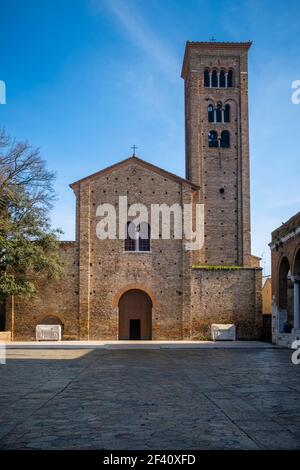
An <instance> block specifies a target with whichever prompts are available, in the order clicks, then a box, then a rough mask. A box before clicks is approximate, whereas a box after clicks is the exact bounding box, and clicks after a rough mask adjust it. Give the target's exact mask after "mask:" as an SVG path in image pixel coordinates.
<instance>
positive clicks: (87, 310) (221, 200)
mask: <svg viewBox="0 0 300 470" xmlns="http://www.w3.org/2000/svg"><path fill="white" fill-rule="evenodd" d="M249 47H250V43H187V47H186V52H185V58H184V64H183V71H182V76H183V78H184V79H185V117H186V125H185V128H186V178H187V179H183V178H180V177H178V176H176V175H172V174H170V173H168V172H166V171H165V170H162V169H160V168H158V167H155V166H153V165H151V164H148V163H146V162H144V161H142V160H140V159H139V158H137V157H131V158H129V159H127V160H125V161H123V162H120V163H119V164H116V165H113V166H112V167H110V168H107V169H105V170H102V171H100V172H98V173H96V174H94V175H91V176H89V177H86V178H83V179H82V180H79V181H77V182H76V183H74V184H72V185H71V187H72V189H73V191H74V193H75V196H76V241H74V242H62V243H61V248H60V249H61V256H62V259H63V261H64V265H65V272H66V275H65V277H64V278H63V279H62V280H60V281H59V282H53V283H45V282H43V281H42V280H39V284H38V291H37V295H36V297H35V299H31V300H29V301H23V300H22V301H21V300H18V299H16V301H15V324H14V339H32V338H34V337H35V327H36V325H37V324H38V323H43V322H44V321H47V317H48V319H49V317H50V318H51V320H53V319H54V317H56V318H57V321H60V322H61V323H62V325H63V327H64V338H68V339H75V338H76V339H77V338H79V339H99V340H111V339H118V338H119V301H120V299H121V298H122V296H123V294H125V293H127V292H131V291H142V292H144V293H145V295H147V296H148V297H149V298H150V299H151V303H152V333H151V336H152V339H154V340H159V339H199V338H204V337H209V334H210V325H211V323H213V322H214V323H216V322H217V323H235V324H236V326H237V333H238V337H239V338H241V339H246V338H247V339H249V338H258V337H259V336H260V333H261V296H260V293H261V270H260V268H258V260H257V258H255V257H253V256H251V247H250V196H249V194H250V193H249V143H248V95H247V89H248V77H247V71H248V69H247V52H248V49H249ZM206 69H209V70H210V71H213V70H215V69H218V71H219V72H218V73H220V71H221V70H226V71H228V70H231V71H232V73H233V83H232V86H230V87H229V86H228V87H223V86H215V87H206V86H205V83H204V72H205V70H206ZM226 73H227V72H226ZM227 80H228V77H227ZM218 84H219V85H220V83H219V82H218ZM219 102H221V103H222V107H224V105H225V104H226V103H227V104H230V120H229V121H230V122H226V123H225V122H208V116H207V112H208V111H207V107H208V104H209V103H212V105H213V106H218V103H219ZM224 129H225V130H226V131H229V132H230V145H229V146H228V147H226V148H222V147H221V144H220V146H218V147H213V148H211V147H209V145H208V133H209V132H210V131H211V130H215V131H217V132H218V133H219V134H220V135H221V133H222V131H223V130H224ZM119 196H127V198H128V204H129V205H130V204H134V203H143V204H145V205H146V206H147V208H150V206H151V204H162V203H166V204H168V205H172V204H174V203H178V204H180V205H183V204H185V203H186V204H187V203H193V204H195V203H202V204H204V207H205V225H204V247H203V248H202V249H201V250H199V251H187V250H186V249H185V247H184V244H183V241H182V240H177V239H174V237H173V236H171V239H170V240H165V239H161V238H159V239H158V240H151V251H149V252H126V251H124V240H120V239H113V240H99V238H98V237H97V236H96V226H97V223H98V221H99V217H97V215H96V210H97V207H98V206H99V204H103V203H109V204H113V205H114V206H115V207H116V209H117V208H118V201H119ZM117 222H118V220H117ZM171 235H174V234H173V233H171ZM195 266H197V268H196V267H195ZM222 266H223V268H222ZM227 266H230V267H232V266H235V267H236V268H238V269H228V268H227ZM217 268H218V269H217ZM49 321H50V320H49ZM10 325H11V305H10V304H8V305H7V329H8V328H10Z"/></svg>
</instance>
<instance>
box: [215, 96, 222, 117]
mask: <svg viewBox="0 0 300 470" xmlns="http://www.w3.org/2000/svg"><path fill="white" fill-rule="evenodd" d="M216 118H217V119H216V121H217V122H222V103H221V101H219V102H218V104H217V108H216Z"/></svg>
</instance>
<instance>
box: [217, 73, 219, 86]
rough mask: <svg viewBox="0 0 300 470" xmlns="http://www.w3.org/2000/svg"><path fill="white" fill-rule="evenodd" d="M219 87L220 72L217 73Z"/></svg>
mask: <svg viewBox="0 0 300 470" xmlns="http://www.w3.org/2000/svg"><path fill="white" fill-rule="evenodd" d="M217 87H218V88H220V72H218V73H217Z"/></svg>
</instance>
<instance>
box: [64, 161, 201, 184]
mask: <svg viewBox="0 0 300 470" xmlns="http://www.w3.org/2000/svg"><path fill="white" fill-rule="evenodd" d="M130 163H134V164H137V165H139V166H142V167H144V168H146V169H148V170H150V171H153V172H154V173H158V174H159V175H161V176H163V177H164V178H168V179H171V180H173V181H176V182H177V183H185V184H188V185H190V186H191V187H192V188H193V189H199V187H198V186H197V185H195V184H193V183H192V182H191V181H189V180H187V179H185V178H181V177H180V176H177V175H174V173H170V172H169V171H166V170H164V169H162V168H160V167H158V166H156V165H153V164H152V163H148V162H146V161H145V160H142V159H141V158H139V157H136V156H132V157H129V158H126V159H125V160H121V161H120V162H118V163H115V164H114V165H111V166H108V167H106V168H104V169H103V170H100V171H97V172H96V173H93V174H91V175H89V176H86V177H85V178H81V179H80V180H78V181H75V182H74V183H72V184H70V187H71V188H72V189H75V188H76V187H77V186H78V185H79V184H80V183H82V182H84V181H88V180H93V179H95V178H97V177H98V176H103V175H106V174H107V173H110V172H111V171H113V170H115V169H117V168H121V167H123V166H126V165H128V164H130Z"/></svg>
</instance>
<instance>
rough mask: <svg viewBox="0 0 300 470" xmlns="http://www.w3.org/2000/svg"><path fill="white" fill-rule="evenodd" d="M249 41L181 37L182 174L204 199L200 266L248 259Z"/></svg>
mask: <svg viewBox="0 0 300 470" xmlns="http://www.w3.org/2000/svg"><path fill="white" fill-rule="evenodd" d="M250 47H251V42H238V43H231V42H228V43H227V42H187V44H186V48H185V55H184V61H183V67H182V78H183V79H184V83H185V145H186V178H187V179H189V180H191V181H192V182H193V183H195V184H196V185H198V186H199V194H198V202H200V203H202V204H204V214H205V227H204V234H205V241H204V248H203V252H202V254H201V255H200V258H201V263H202V264H206V265H230V266H231V265H236V266H247V265H249V263H250V251H251V237H250V189H249V130H248V50H249V48H250Z"/></svg>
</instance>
